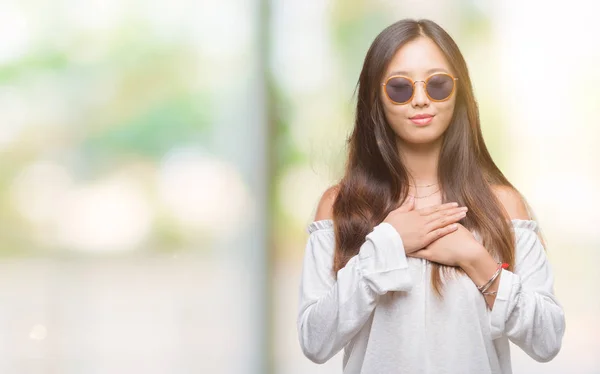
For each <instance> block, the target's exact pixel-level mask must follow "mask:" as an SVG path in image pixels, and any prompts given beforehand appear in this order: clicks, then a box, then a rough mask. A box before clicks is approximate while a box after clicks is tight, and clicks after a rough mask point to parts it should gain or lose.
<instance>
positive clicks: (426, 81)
mask: <svg viewBox="0 0 600 374" xmlns="http://www.w3.org/2000/svg"><path fill="white" fill-rule="evenodd" d="M437 75H446V76H448V77H450V78H452V91H450V94H449V95H448V97H446V98H445V99H442V100H436V99H434V98H432V97H431V96H429V92H427V83H428V82H429V80H430V79H431V78H433V77H434V76H437ZM393 78H404V79H407V80H408V81H409V82H410V83H412V89H413V92H412V95H411V96H410V98H409V99H408V100H406V101H404V102H401V103H400V102H398V101H394V100H392V98H391V97H390V95H389V94H388V92H387V87H386V86H387V84H388V82H389V81H390V80H391V79H393ZM457 80H458V78H454V77H453V76H452V75H450V74H448V73H433V74H431V75H430V76H428V77H427V78H425V80H424V81H413V80H412V79H410V78H409V77H407V76H405V75H392V76H391V77H389V78H388V79H386V80H385V82H383V83H382V84H381V86H382V87H383V91H384V92H385V96H387V98H388V100H390V101H391V102H392V103H394V104H396V105H404V104H407V103H409V102H410V101H411V100H412V99H413V97H415V92H417V87H416V86H415V85H416V83H418V82H423V83H424V84H425V95H427V97H428V98H429V100H431V101H435V102H437V103H439V102H442V101H446V100H449V99H450V98H451V97H452V94H453V93H454V91H456V81H457Z"/></svg>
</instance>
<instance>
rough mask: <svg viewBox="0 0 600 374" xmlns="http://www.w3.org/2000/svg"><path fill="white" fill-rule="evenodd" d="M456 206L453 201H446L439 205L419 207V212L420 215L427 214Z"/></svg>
mask: <svg viewBox="0 0 600 374" xmlns="http://www.w3.org/2000/svg"><path fill="white" fill-rule="evenodd" d="M456 207H458V203H456V202H453V203H446V204H440V205H434V206H428V207H426V208H421V209H419V213H421V215H422V216H427V215H430V214H433V213H436V212H440V211H444V210H446V209H452V208H456Z"/></svg>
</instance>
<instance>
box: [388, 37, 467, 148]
mask: <svg viewBox="0 0 600 374" xmlns="http://www.w3.org/2000/svg"><path fill="white" fill-rule="evenodd" d="M433 73H449V74H450V75H451V76H452V77H455V76H456V75H455V74H454V72H453V71H452V70H451V69H450V65H449V64H448V62H447V61H446V58H445V57H444V55H443V53H442V51H441V50H440V49H439V48H438V47H437V45H435V43H434V42H433V41H431V39H429V38H425V37H421V38H418V39H415V40H413V41H411V42H409V43H407V44H405V45H403V46H402V47H401V48H400V49H399V50H398V51H397V52H396V54H395V55H394V57H393V58H392V60H391V61H390V63H389V64H388V67H387V69H386V72H385V75H384V78H383V81H382V82H381V83H384V82H386V81H387V79H388V78H389V77H391V76H393V75H403V76H406V77H409V78H410V79H412V80H413V81H415V82H416V83H415V87H414V89H415V92H414V95H413V97H412V99H410V100H409V101H408V102H407V103H406V104H400V105H398V104H395V103H394V102H392V100H390V99H389V98H388V96H387V95H386V91H385V90H386V87H385V86H381V85H380V87H381V88H380V99H381V102H382V104H383V108H384V112H385V116H386V119H387V122H388V123H389V125H390V126H391V127H392V129H393V130H394V132H395V133H396V135H397V137H398V141H399V142H400V143H407V144H415V145H416V144H419V145H422V144H427V143H435V142H436V141H439V140H441V138H442V136H443V134H444V133H445V131H446V129H447V128H448V126H449V125H450V120H451V119H452V114H453V113H454V103H455V102H456V87H457V85H458V82H457V81H455V82H454V84H455V89H454V92H453V93H452V94H451V95H450V97H449V98H448V99H447V100H445V101H434V100H432V99H431V98H430V97H428V96H427V94H426V91H425V84H424V83H422V82H417V81H425V80H426V79H427V77H429V76H430V75H431V74H433ZM442 79H443V78H442ZM431 83H432V84H431V87H432V91H430V93H433V95H432V96H433V97H434V99H435V98H436V97H435V91H434V90H435V88H436V84H437V83H436V82H435V81H433V80H432V81H431ZM446 84H448V83H446ZM450 85H451V83H450ZM389 89H390V90H391V89H393V88H392V86H391V85H390V88H389ZM418 115H431V116H433V117H432V118H431V120H430V121H429V122H428V123H423V122H427V120H421V121H419V120H417V119H415V120H414V121H413V120H411V118H412V117H414V116H418ZM415 121H416V122H421V123H415Z"/></svg>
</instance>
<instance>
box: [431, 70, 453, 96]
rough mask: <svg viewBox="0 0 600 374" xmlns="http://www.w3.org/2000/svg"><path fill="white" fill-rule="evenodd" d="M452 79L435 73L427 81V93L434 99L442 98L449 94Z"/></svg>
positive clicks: (451, 87)
mask: <svg viewBox="0 0 600 374" xmlns="http://www.w3.org/2000/svg"><path fill="white" fill-rule="evenodd" d="M453 88H454V80H453V79H452V78H451V77H449V76H448V75H444V74H437V75H434V76H432V77H431V78H430V79H429V81H427V93H428V94H429V96H430V97H431V98H432V99H434V100H444V99H446V98H448V96H450V94H451V93H452V89H453Z"/></svg>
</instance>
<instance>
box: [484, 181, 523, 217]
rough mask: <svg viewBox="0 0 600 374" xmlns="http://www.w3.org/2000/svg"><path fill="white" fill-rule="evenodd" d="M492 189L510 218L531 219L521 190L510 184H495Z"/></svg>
mask: <svg viewBox="0 0 600 374" xmlns="http://www.w3.org/2000/svg"><path fill="white" fill-rule="evenodd" d="M492 191H493V192H494V194H495V195H496V198H498V200H499V201H500V203H501V204H502V206H503V207H504V210H506V213H508V216H509V217H510V219H526V220H528V219H531V217H530V216H529V213H528V210H527V204H526V203H525V201H524V200H523V197H522V196H521V194H520V193H519V191H517V190H515V189H514V188H512V187H508V186H499V185H493V186H492Z"/></svg>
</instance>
